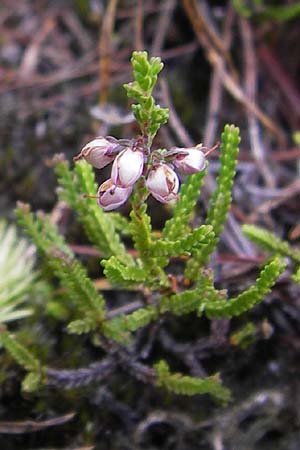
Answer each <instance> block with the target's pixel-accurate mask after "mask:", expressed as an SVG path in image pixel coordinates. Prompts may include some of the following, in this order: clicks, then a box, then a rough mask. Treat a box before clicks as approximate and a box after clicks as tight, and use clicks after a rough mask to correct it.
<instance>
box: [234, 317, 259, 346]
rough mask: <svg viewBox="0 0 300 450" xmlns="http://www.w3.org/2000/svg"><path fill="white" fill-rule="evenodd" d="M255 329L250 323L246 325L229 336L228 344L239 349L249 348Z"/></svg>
mask: <svg viewBox="0 0 300 450" xmlns="http://www.w3.org/2000/svg"><path fill="white" fill-rule="evenodd" d="M256 334H257V328H256V326H255V325H254V323H252V322H248V323H246V325H244V326H243V327H242V328H241V329H240V330H238V331H237V332H235V333H233V334H232V335H231V336H230V343H231V344H232V345H236V346H239V347H241V348H242V349H244V348H247V347H249V345H251V344H252V343H253V341H254V339H255V335H256Z"/></svg>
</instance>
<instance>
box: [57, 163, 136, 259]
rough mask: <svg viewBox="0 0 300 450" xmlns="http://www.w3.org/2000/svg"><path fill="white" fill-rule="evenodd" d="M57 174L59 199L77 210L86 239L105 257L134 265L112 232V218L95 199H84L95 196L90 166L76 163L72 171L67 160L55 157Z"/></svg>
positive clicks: (94, 185) (118, 237) (93, 179)
mask: <svg viewBox="0 0 300 450" xmlns="http://www.w3.org/2000/svg"><path fill="white" fill-rule="evenodd" d="M56 173H57V176H58V181H59V184H60V186H61V189H60V190H59V196H60V198H61V199H62V200H65V201H66V202H67V203H68V204H69V205H70V207H71V208H72V209H74V210H75V211H76V213H77V214H78V216H79V220H80V222H81V223H82V225H83V227H84V229H85V232H86V234H87V236H88V238H89V240H90V241H91V242H92V243H93V244H94V245H95V246H96V248H98V249H99V250H100V252H101V253H102V254H104V255H105V256H108V257H109V256H111V255H115V256H117V257H118V259H119V260H120V261H122V262H124V263H126V264H133V259H132V258H131V256H130V254H129V253H128V252H127V251H126V249H125V246H124V245H123V243H122V242H121V241H120V236H119V235H118V234H117V233H116V231H115V226H114V219H112V220H111V219H110V217H109V214H107V213H106V212H104V211H103V210H102V208H100V207H99V206H98V204H97V202H96V200H95V199H92V198H85V197H84V195H85V194H88V195H91V196H95V195H96V193H97V184H96V182H95V175H94V172H93V169H92V166H91V165H90V164H88V163H87V162H86V161H84V160H83V161H78V162H77V163H76V164H75V168H74V172H72V171H71V170H70V168H69V164H68V163H67V162H66V161H64V160H62V159H61V158H56ZM114 217H115V216H114Z"/></svg>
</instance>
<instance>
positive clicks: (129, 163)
mask: <svg viewBox="0 0 300 450" xmlns="http://www.w3.org/2000/svg"><path fill="white" fill-rule="evenodd" d="M143 168H144V154H143V153H142V152H141V151H140V150H132V149H131V148H129V147H128V148H126V149H125V150H123V151H122V152H121V153H119V154H118V155H117V157H116V159H115V160H114V163H113V166H112V170H111V180H112V182H113V183H114V184H115V185H116V186H120V187H123V188H125V187H128V186H132V185H133V184H134V183H135V182H136V181H137V180H138V179H139V178H140V176H141V175H142V172H143Z"/></svg>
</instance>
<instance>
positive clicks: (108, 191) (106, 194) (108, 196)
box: [97, 179, 132, 211]
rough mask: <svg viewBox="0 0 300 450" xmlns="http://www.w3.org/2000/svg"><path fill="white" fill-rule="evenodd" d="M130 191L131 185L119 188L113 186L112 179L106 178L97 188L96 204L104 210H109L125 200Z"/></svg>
mask: <svg viewBox="0 0 300 450" xmlns="http://www.w3.org/2000/svg"><path fill="white" fill-rule="evenodd" d="M131 192H132V187H131V186H130V187H127V188H120V187H118V186H115V185H114V184H113V183H112V181H111V180H110V179H109V180H106V181H104V183H102V184H101V185H100V187H99V189H98V193H97V197H98V200H97V202H98V205H99V206H101V208H103V209H104V211H111V210H112V209H116V208H118V207H119V206H121V205H123V203H125V202H126V200H127V199H128V197H129V196H130V194H131Z"/></svg>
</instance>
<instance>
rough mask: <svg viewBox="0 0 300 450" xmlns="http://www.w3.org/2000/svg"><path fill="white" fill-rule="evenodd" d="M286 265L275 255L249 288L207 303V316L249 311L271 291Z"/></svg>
mask: <svg viewBox="0 0 300 450" xmlns="http://www.w3.org/2000/svg"><path fill="white" fill-rule="evenodd" d="M285 266H286V264H285V262H284V261H283V260H282V259H281V258H279V257H275V258H274V259H273V260H271V262H269V263H267V264H266V265H265V266H264V268H263V269H262V271H261V272H260V275H259V277H258V278H257V280H256V282H255V284H254V285H252V286H250V288H249V289H247V290H246V291H244V292H242V293H241V294H239V295H238V296H237V297H234V298H231V299H229V300H227V301H224V300H223V301H215V302H209V303H207V304H206V305H205V313H206V315H207V317H209V318H221V317H233V316H238V315H240V314H242V313H244V312H246V311H249V310H250V309H252V308H253V307H254V306H255V305H257V304H258V303H260V302H261V301H262V300H263V298H264V297H265V296H266V295H267V294H268V293H269V292H270V291H271V288H272V287H273V285H274V284H275V283H276V281H277V279H278V277H279V275H280V274H281V273H282V272H283V271H284V269H285Z"/></svg>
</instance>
